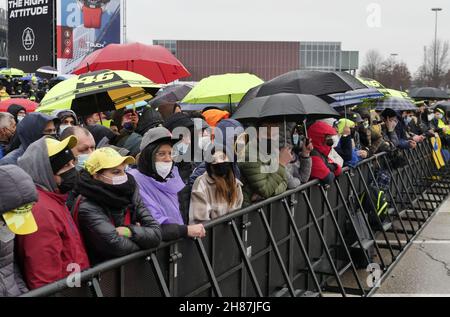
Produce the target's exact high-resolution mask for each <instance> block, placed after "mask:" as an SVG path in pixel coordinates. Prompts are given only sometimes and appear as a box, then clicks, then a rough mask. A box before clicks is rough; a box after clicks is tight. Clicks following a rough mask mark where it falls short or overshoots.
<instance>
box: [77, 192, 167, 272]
mask: <svg viewBox="0 0 450 317" xmlns="http://www.w3.org/2000/svg"><path fill="white" fill-rule="evenodd" d="M133 205H134V208H131V209H132V212H131V225H129V226H127V227H128V228H129V229H130V230H131V232H132V237H131V238H126V237H122V236H119V235H118V234H117V232H116V227H120V226H124V223H125V211H124V212H122V213H120V215H118V213H116V212H115V213H114V215H115V217H114V224H113V223H112V221H111V218H110V216H109V215H108V214H109V213H108V211H107V210H105V209H104V208H103V207H101V206H100V205H99V204H97V203H95V202H94V201H92V200H89V199H87V198H84V197H83V198H81V201H80V204H79V208H78V224H79V227H80V231H81V233H82V235H83V239H84V243H85V245H86V249H87V252H88V255H89V259H90V260H91V262H92V263H94V264H96V263H100V262H103V261H106V260H109V259H112V258H117V257H122V256H125V255H128V254H131V253H134V252H137V251H140V250H141V249H151V248H155V247H157V246H158V245H159V243H160V242H161V229H160V226H159V224H158V223H157V222H156V220H155V219H153V217H152V216H151V214H150V212H149V211H148V210H147V208H146V207H145V205H144V203H143V202H142V200H141V197H140V194H139V190H138V189H137V188H136V191H135V193H134V196H133ZM137 223H139V224H140V226H139V225H137Z"/></svg>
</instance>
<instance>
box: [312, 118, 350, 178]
mask: <svg viewBox="0 0 450 317" xmlns="http://www.w3.org/2000/svg"><path fill="white" fill-rule="evenodd" d="M336 134H337V132H336V129H333V128H332V127H330V126H329V125H328V124H326V123H325V122H322V121H317V122H315V123H314V124H313V125H311V126H310V127H309V129H308V137H310V138H311V139H312V143H313V145H314V149H315V150H317V151H318V152H319V153H321V154H323V155H324V156H325V157H326V159H327V160H328V163H329V164H334V162H333V160H331V159H330V158H328V155H330V152H331V146H328V145H326V144H325V137H326V136H327V135H336ZM311 160H312V167H311V179H320V180H324V179H325V178H327V176H328V175H329V174H330V173H331V171H330V169H329V168H328V166H327V165H326V164H325V162H324V160H323V159H322V157H320V156H311ZM336 165H337V164H336ZM341 173H342V167H341V166H339V165H337V168H336V170H335V171H334V175H335V176H336V177H337V176H339V175H341Z"/></svg>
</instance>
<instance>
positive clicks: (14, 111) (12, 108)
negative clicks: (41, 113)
mask: <svg viewBox="0 0 450 317" xmlns="http://www.w3.org/2000/svg"><path fill="white" fill-rule="evenodd" d="M22 110H23V111H25V112H26V111H27V110H26V109H25V108H24V107H22V106H20V105H16V104H12V105H11V106H9V107H8V112H9V113H10V114H12V115H13V116H14V120H16V123H18V122H19V121H18V120H17V115H18V114H19V112H20V111H22Z"/></svg>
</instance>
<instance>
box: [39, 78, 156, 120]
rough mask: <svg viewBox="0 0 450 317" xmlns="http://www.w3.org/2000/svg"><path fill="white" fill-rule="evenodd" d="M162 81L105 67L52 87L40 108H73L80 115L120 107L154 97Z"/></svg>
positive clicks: (43, 110)
mask: <svg viewBox="0 0 450 317" xmlns="http://www.w3.org/2000/svg"><path fill="white" fill-rule="evenodd" d="M160 87H161V86H160V85H158V84H155V83H154V82H152V81H151V80H149V79H147V78H145V77H144V76H142V75H139V74H136V73H133V72H129V71H110V70H102V71H98V72H92V73H86V74H83V75H80V76H74V77H73V78H70V79H67V80H65V81H63V82H61V83H59V84H57V85H56V86H55V87H53V88H52V89H51V90H50V91H49V92H48V93H47V94H46V95H45V97H44V99H43V100H42V102H41V106H40V107H39V108H38V109H37V111H39V112H45V113H48V112H52V111H54V110H63V109H71V110H73V111H75V113H77V114H78V115H89V114H92V113H96V112H103V111H110V110H118V109H122V108H124V107H126V106H127V105H129V104H132V103H136V102H139V101H143V100H149V99H152V98H153V97H154V96H155V95H156V93H157V92H158V90H159V89H160Z"/></svg>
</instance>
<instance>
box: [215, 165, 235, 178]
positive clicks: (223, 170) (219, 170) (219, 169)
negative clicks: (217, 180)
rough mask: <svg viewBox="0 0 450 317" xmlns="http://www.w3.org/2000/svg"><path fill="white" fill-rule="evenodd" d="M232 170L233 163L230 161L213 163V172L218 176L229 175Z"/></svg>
mask: <svg viewBox="0 0 450 317" xmlns="http://www.w3.org/2000/svg"><path fill="white" fill-rule="evenodd" d="M231 170H232V166H231V163H229V162H225V163H219V164H213V165H212V172H213V174H214V175H216V176H218V177H224V176H227V175H228V173H229V172H230V171H231Z"/></svg>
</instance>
